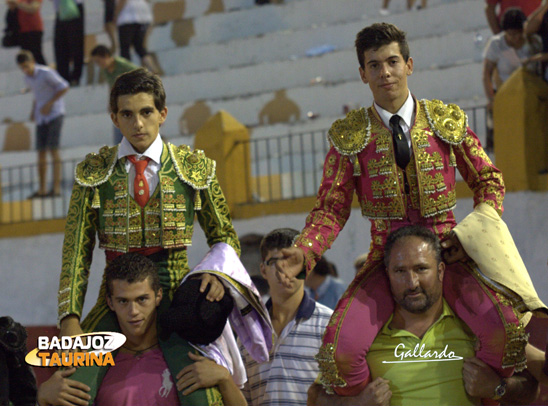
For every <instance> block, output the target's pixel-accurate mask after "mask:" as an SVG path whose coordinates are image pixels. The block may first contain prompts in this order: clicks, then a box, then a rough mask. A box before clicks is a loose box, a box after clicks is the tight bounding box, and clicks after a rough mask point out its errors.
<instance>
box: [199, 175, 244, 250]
mask: <svg viewBox="0 0 548 406" xmlns="http://www.w3.org/2000/svg"><path fill="white" fill-rule="evenodd" d="M196 193H199V194H200V200H201V204H202V208H201V210H196V215H197V216H198V222H199V223H200V226H201V227H202V230H204V233H205V235H206V237H207V243H208V245H209V246H210V247H211V246H212V245H214V244H217V243H219V242H224V243H227V244H228V245H230V246H231V247H232V248H234V250H235V251H236V252H237V253H238V255H240V241H239V240H238V236H237V235H236V231H235V230H234V227H233V226H232V220H231V218H230V212H229V209H228V205H227V203H226V200H225V197H224V195H223V191H222V190H221V186H220V185H219V181H218V180H217V176H215V175H213V177H212V179H211V182H210V183H209V186H208V187H207V189H202V190H196Z"/></svg>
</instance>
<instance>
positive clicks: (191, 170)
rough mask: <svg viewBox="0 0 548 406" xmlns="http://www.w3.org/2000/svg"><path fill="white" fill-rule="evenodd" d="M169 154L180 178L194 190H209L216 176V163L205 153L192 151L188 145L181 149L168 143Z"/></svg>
mask: <svg viewBox="0 0 548 406" xmlns="http://www.w3.org/2000/svg"><path fill="white" fill-rule="evenodd" d="M168 148H169V153H170V155H171V159H172V160H173V165H174V166H175V171H176V172H177V175H178V176H179V178H180V179H181V180H182V181H183V182H185V183H187V184H188V185H190V186H191V187H192V188H193V189H207V187H208V186H209V184H210V183H211V180H212V179H213V176H214V175H215V161H214V160H213V159H209V158H208V157H206V156H205V154H204V151H202V150H200V149H197V150H194V151H192V150H191V149H190V147H189V146H188V145H181V146H179V147H177V146H175V145H173V144H171V143H168Z"/></svg>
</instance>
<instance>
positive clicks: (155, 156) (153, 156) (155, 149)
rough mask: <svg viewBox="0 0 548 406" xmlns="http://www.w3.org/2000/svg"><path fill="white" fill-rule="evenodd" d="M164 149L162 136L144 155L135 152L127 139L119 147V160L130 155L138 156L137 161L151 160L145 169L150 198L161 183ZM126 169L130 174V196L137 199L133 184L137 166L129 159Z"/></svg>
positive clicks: (157, 138) (158, 137)
mask: <svg viewBox="0 0 548 406" xmlns="http://www.w3.org/2000/svg"><path fill="white" fill-rule="evenodd" d="M163 148H164V142H163V141H162V137H160V134H158V136H157V137H156V139H155V140H154V142H153V143H152V144H150V147H148V149H147V150H146V151H145V152H143V153H142V154H139V153H138V152H137V151H135V149H134V148H133V146H132V145H131V143H130V142H129V141H128V140H127V139H126V138H125V137H124V138H123V139H122V142H121V143H120V146H119V147H118V159H121V158H124V157H126V156H128V155H136V156H137V159H144V158H145V157H146V158H150V161H149V163H148V165H147V167H146V169H145V178H146V180H147V182H148V189H149V196H152V193H154V190H156V186H158V182H159V181H160V177H159V176H158V172H159V171H160V168H161V167H162V151H163ZM125 168H126V172H127V174H128V182H129V185H128V188H129V194H130V195H131V197H135V194H134V191H133V183H134V181H135V166H134V165H133V164H132V163H131V161H130V160H129V159H128V160H126V165H125Z"/></svg>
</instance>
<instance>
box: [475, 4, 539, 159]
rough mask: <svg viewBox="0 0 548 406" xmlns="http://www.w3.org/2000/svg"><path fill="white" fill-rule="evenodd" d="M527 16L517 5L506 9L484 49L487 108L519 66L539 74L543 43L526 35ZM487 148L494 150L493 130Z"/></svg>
mask: <svg viewBox="0 0 548 406" xmlns="http://www.w3.org/2000/svg"><path fill="white" fill-rule="evenodd" d="M525 20H526V17H525V14H524V13H523V11H521V10H520V9H519V8H509V9H508V10H506V12H505V13H504V16H503V17H502V30H503V31H502V32H501V33H499V34H496V35H494V36H493V37H492V38H491V39H490V40H489V41H488V42H487V45H486V48H485V51H484V62H483V88H484V90H485V96H486V97H487V100H488V105H487V106H488V109H489V110H490V111H491V110H492V107H493V100H494V98H495V92H496V89H497V88H498V87H500V85H501V84H502V83H504V82H505V81H506V80H508V78H509V77H510V75H511V74H512V73H513V72H514V71H515V70H516V69H518V68H519V67H520V66H522V65H523V66H525V67H526V68H527V69H529V70H531V71H534V72H537V73H540V64H539V63H538V62H539V61H541V60H544V59H545V58H546V56H547V55H546V54H542V53H541V50H542V42H541V39H540V37H539V36H538V35H529V36H526V35H525V33H524V30H523V25H524V23H525ZM495 68H496V69H497V72H498V76H499V77H500V83H495V82H496V80H495V77H494V72H495ZM485 149H486V150H492V149H493V132H492V131H489V132H488V134H487V145H486V146H485Z"/></svg>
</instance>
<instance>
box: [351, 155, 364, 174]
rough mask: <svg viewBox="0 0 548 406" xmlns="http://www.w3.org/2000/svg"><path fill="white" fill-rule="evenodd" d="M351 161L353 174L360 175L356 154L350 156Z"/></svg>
mask: <svg viewBox="0 0 548 406" xmlns="http://www.w3.org/2000/svg"><path fill="white" fill-rule="evenodd" d="M352 158H354V159H352V163H353V164H354V176H361V174H362V168H361V167H360V161H359V160H358V157H357V155H353V156H352Z"/></svg>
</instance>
